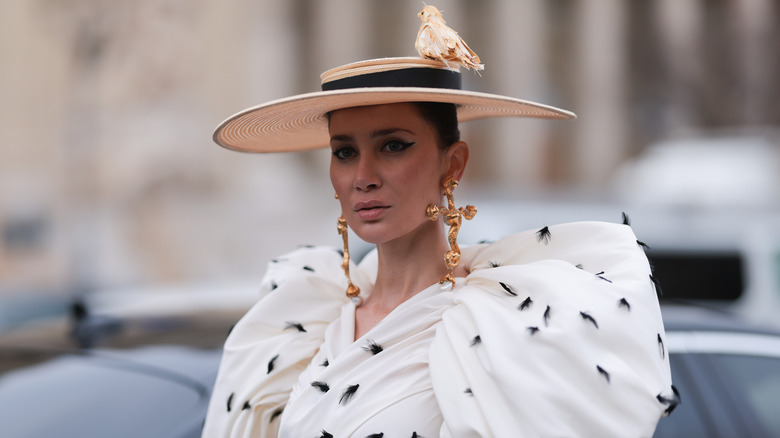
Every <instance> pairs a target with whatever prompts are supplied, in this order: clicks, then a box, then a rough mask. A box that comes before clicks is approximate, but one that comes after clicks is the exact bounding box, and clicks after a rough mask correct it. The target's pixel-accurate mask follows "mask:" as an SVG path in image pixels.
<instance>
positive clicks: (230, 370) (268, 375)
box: [203, 248, 346, 438]
mask: <svg viewBox="0 0 780 438" xmlns="http://www.w3.org/2000/svg"><path fill="white" fill-rule="evenodd" d="M340 262H341V255H340V254H339V253H338V252H337V251H336V250H335V249H331V248H302V249H299V250H297V251H294V252H292V253H290V254H287V255H285V256H282V257H280V258H278V259H275V260H273V261H272V262H271V263H270V264H269V267H268V271H267V274H266V276H265V278H264V280H263V283H262V286H261V289H262V293H263V296H262V298H261V299H260V300H259V301H258V302H257V303H256V304H255V305H254V306H253V307H252V308H251V309H250V310H249V312H248V313H247V314H246V315H245V316H244V317H243V318H242V319H241V320H240V321H239V322H238V323H237V324H236V326H235V327H234V328H233V330H232V331H231V333H230V335H229V336H228V339H227V341H226V342H225V347H224V353H223V356H222V362H221V363H220V368H219V372H218V374H217V380H216V384H215V387H214V392H213V394H212V397H211V403H210V404H209V409H208V414H207V418H206V423H205V425H204V430H203V437H204V438H205V437H208V438H212V437H249V436H252V437H258V436H263V437H266V436H268V437H271V436H276V435H277V431H278V426H279V415H280V414H281V413H282V410H283V409H284V407H285V405H286V403H287V400H288V398H289V394H290V391H291V389H292V387H293V385H294V383H295V382H296V381H297V379H298V375H299V374H300V373H301V372H302V371H303V370H304V369H305V368H306V366H307V365H308V364H309V362H310V361H311V359H312V357H313V356H314V355H315V353H316V352H317V349H318V347H319V346H320V344H321V343H322V340H323V337H324V332H325V328H326V327H327V325H328V324H330V323H331V322H332V321H333V320H335V319H336V318H337V317H338V316H339V314H340V309H341V306H342V305H343V304H344V302H345V300H346V298H345V295H344V291H345V290H346V281H345V280H344V276H343V274H342V275H339V271H338V270H337V269H334V267H335V268H338V266H340Z"/></svg>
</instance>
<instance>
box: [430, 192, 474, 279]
mask: <svg viewBox="0 0 780 438" xmlns="http://www.w3.org/2000/svg"><path fill="white" fill-rule="evenodd" d="M457 186H458V181H456V180H455V178H453V177H452V176H448V177H447V179H446V180H445V181H444V184H443V185H442V187H443V188H444V196H446V197H447V207H439V206H436V205H433V204H431V205H429V206H428V209H427V210H426V214H427V215H428V219H430V220H432V221H435V220H436V218H437V217H438V216H439V214H441V215H442V218H443V220H444V223H445V225H449V227H450V229H449V231H448V232H447V240H449V242H450V250H449V251H447V252H446V253H445V254H444V263H445V264H446V265H447V275H445V276H444V277H442V278H441V280H439V283H440V284H442V285H444V284H445V283H447V282H448V283H449V286H450V287H453V286H455V277H453V276H452V272H453V271H454V270H455V268H457V267H458V263H460V247H459V246H458V231H459V230H460V225H461V222H462V221H463V219H462V218H466V219H467V220H471V219H472V218H473V217H474V215H476V214H477V208H476V207H474V206H473V205H467V206H466V207H465V208H463V207H460V208H455V200H454V199H453V197H452V191H453V190H454V189H455V187H457Z"/></svg>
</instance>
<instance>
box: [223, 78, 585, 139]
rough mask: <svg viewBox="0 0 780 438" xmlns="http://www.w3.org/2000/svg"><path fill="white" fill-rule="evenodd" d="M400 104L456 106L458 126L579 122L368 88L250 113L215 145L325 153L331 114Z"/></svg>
mask: <svg viewBox="0 0 780 438" xmlns="http://www.w3.org/2000/svg"><path fill="white" fill-rule="evenodd" d="M353 65H354V64H353ZM348 66H350V64H348V65H347V66H344V67H348ZM344 67H340V69H344ZM334 70H336V69H334ZM400 102H441V103H453V104H456V105H457V107H458V120H459V121H460V122H466V121H470V120H477V119H484V118H490V117H533V118H543V119H560V120H569V119H574V118H576V116H575V115H574V113H572V112H569V111H566V110H563V109H560V108H555V107H552V106H548V105H543V104H540V103H536V102H530V101H526V100H520V99H515V98H511V97H506V96H500V95H495V94H488V93H479V92H474V91H465V90H456V89H447V88H425V87H364V88H349V89H340V90H329V91H319V92H314V93H307V94H301V95H297V96H292V97H288V98H284V99H279V100H275V101H271V102H268V103H265V104H262V105H258V106H255V107H252V108H248V109H246V110H244V111H241V112H239V113H237V114H235V115H233V116H231V117H229V118H228V119H227V120H225V121H224V122H222V123H221V124H220V125H219V126H218V127H217V129H216V130H215V131H214V141H215V142H216V143H217V144H219V145H220V146H223V147H225V148H228V149H232V150H236V151H242V152H290V151H303V150H309V149H316V148H321V147H325V146H328V144H329V143H330V136H329V134H328V122H327V118H326V114H327V113H329V112H331V111H335V110H338V109H344V108H351V107H360V106H369V105H381V104H389V103H400Z"/></svg>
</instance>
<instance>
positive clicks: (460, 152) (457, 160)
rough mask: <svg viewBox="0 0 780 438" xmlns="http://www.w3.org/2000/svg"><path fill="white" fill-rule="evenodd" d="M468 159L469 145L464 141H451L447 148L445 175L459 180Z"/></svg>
mask: <svg viewBox="0 0 780 438" xmlns="http://www.w3.org/2000/svg"><path fill="white" fill-rule="evenodd" d="M468 161H469V145H467V144H466V142H465V141H459V142H456V143H453V144H452V146H450V147H449V149H447V166H448V168H447V175H450V176H452V177H453V178H455V180H457V181H459V180H460V178H461V177H462V176H463V172H464V171H465V170H466V163H468Z"/></svg>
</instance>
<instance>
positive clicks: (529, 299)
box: [517, 297, 534, 310]
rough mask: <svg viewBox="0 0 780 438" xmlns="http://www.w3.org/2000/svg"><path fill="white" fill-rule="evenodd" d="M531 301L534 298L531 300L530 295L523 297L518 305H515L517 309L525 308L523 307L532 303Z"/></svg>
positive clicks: (527, 306)
mask: <svg viewBox="0 0 780 438" xmlns="http://www.w3.org/2000/svg"><path fill="white" fill-rule="evenodd" d="M533 303H534V300H532V299H531V297H528V298H526V299H524V300H523V302H522V303H520V305H519V306H517V310H525V309H527V308H529V307H531V304H533Z"/></svg>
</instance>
